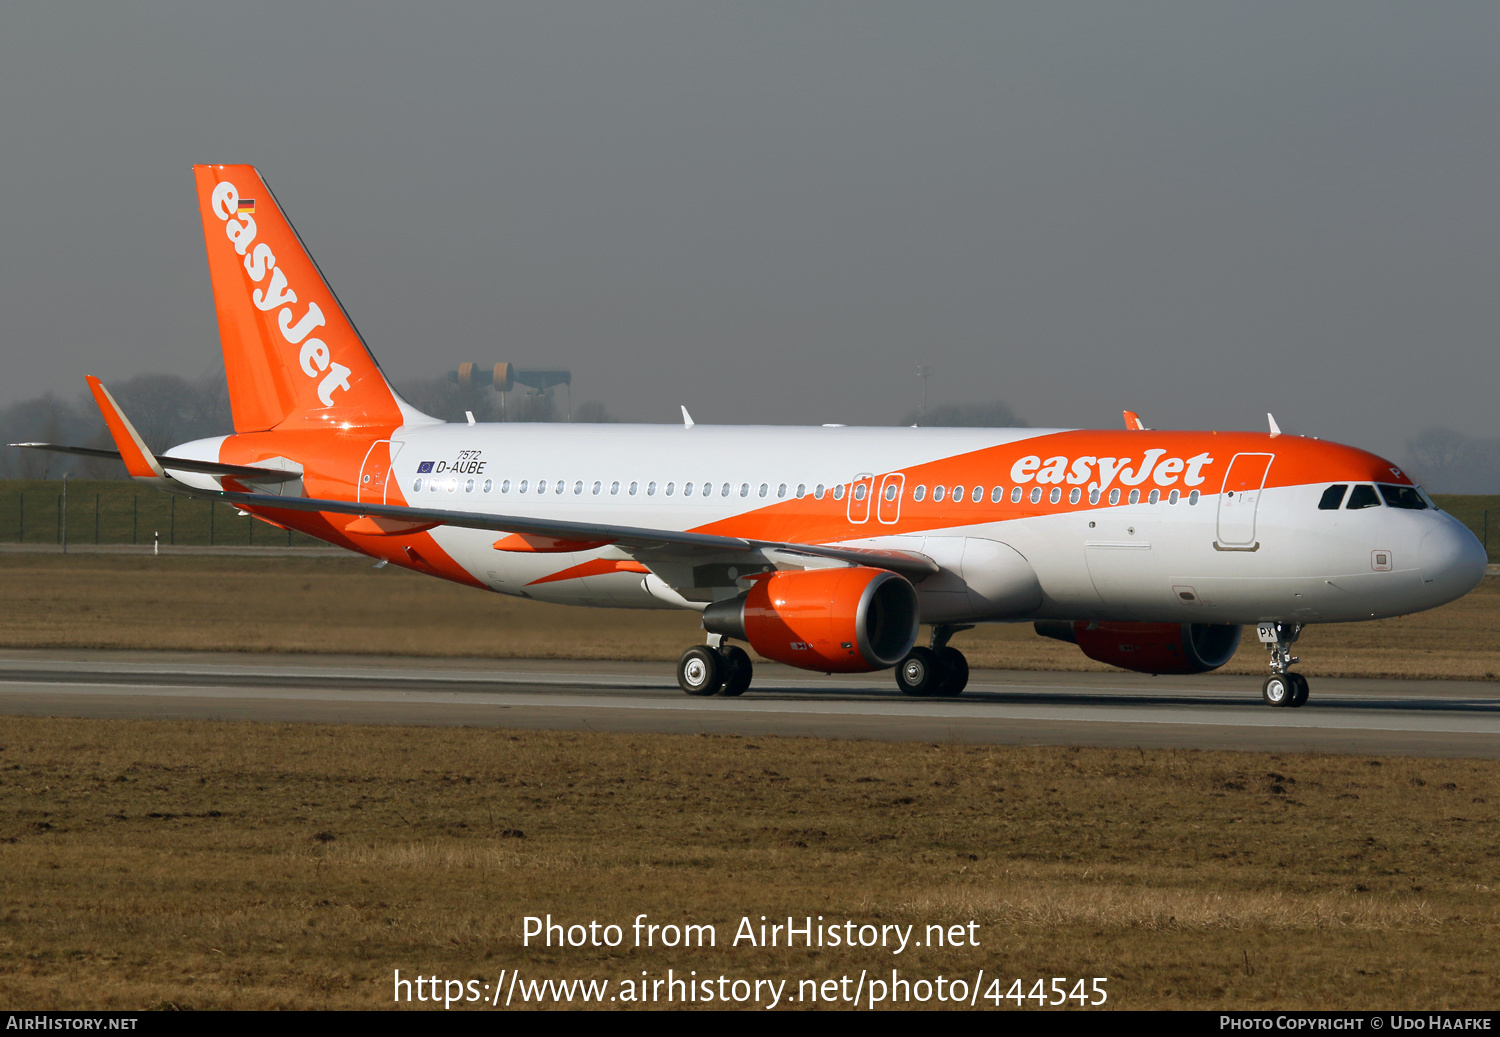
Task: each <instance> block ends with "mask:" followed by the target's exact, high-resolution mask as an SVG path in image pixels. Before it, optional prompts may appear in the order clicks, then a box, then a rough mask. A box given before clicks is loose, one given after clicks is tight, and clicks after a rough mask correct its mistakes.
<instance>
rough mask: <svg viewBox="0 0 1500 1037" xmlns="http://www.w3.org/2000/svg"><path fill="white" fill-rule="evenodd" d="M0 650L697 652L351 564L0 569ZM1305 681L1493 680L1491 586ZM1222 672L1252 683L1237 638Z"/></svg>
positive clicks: (1308, 643) (1029, 660) (688, 641)
mask: <svg viewBox="0 0 1500 1037" xmlns="http://www.w3.org/2000/svg"><path fill="white" fill-rule="evenodd" d="M0 600H4V601H5V602H6V607H5V608H4V609H0V647H7V648H31V647H75V648H163V649H179V650H214V651H247V652H262V651H284V652H339V653H344V652H348V653H375V654H382V655H418V656H470V657H481V658H484V657H488V658H550V659H641V660H653V659H654V660H660V661H661V662H663V663H664V664H669V663H672V662H675V661H676V659H677V657H678V656H679V655H680V654H681V653H682V650H683V649H684V648H686V647H688V646H689V645H692V644H695V643H698V642H700V641H701V640H702V637H703V632H702V629H701V627H700V624H699V622H698V618H697V615H696V614H694V613H687V612H668V611H659V612H658V611H627V610H613V609H610V610H599V609H578V608H571V607H568V606H562V605H548V604H544V603H541V602H535V601H528V600H525V599H520V598H508V597H503V596H501V595H498V594H491V593H487V592H484V591H478V590H474V589H472V588H469V587H462V586H459V585H456V584H450V583H446V582H444V581H442V580H435V579H433V578H431V577H428V576H422V575H418V574H416V573H411V572H408V571H406V570H403V569H398V568H397V567H395V566H387V567H386V568H385V569H379V570H377V569H374V568H373V567H372V566H371V564H370V562H369V560H368V559H364V558H360V557H358V556H355V555H344V554H340V555H335V556H333V557H329V558H238V557H236V558H218V557H203V556H191V557H180V556H179V557H166V556H163V557H160V558H153V557H150V556H108V555H76V554H75V555H68V556H62V555H20V554H10V555H0ZM953 643H954V644H955V645H956V646H958V647H959V648H961V649H962V650H963V651H964V652H965V653H966V654H967V656H968V658H969V661H970V664H971V665H973V666H976V667H1001V668H1016V669H1045V670H1098V671H1103V670H1107V669H1109V668H1108V667H1105V666H1103V665H1101V664H1098V663H1094V662H1091V661H1090V660H1089V659H1087V658H1085V657H1084V655H1083V653H1081V652H1080V651H1078V649H1077V648H1076V647H1074V646H1073V645H1069V644H1064V643H1062V642H1060V641H1054V640H1051V639H1049V638H1043V637H1038V636H1037V635H1036V634H1035V633H1034V632H1033V631H1032V628H1031V625H1030V624H1029V623H1021V624H991V625H987V626H983V627H980V628H978V629H975V630H971V631H966V632H964V633H962V634H959V635H958V637H957V638H955V639H954V642H953ZM1297 651H1298V654H1299V655H1300V656H1301V658H1302V663H1301V664H1300V666H1299V669H1301V670H1302V671H1303V672H1304V673H1306V674H1308V675H1309V676H1351V677H1374V676H1389V677H1436V678H1450V677H1451V678H1460V679H1494V678H1495V676H1496V674H1497V673H1500V580H1494V579H1487V580H1485V581H1484V582H1483V584H1481V586H1480V587H1479V588H1478V589H1476V590H1475V591H1473V592H1472V593H1471V594H1469V595H1468V596H1467V597H1465V598H1462V599H1461V600H1459V601H1456V602H1453V603H1452V604H1450V605H1446V606H1444V607H1443V608H1440V609H1435V610H1433V611H1431V612H1424V613H1419V614H1417V615H1413V616H1405V617H1402V618H1400V619H1388V620H1380V621H1376V622H1371V623H1353V624H1335V625H1328V626H1314V627H1309V628H1308V629H1307V631H1306V632H1304V634H1303V636H1302V640H1301V641H1299V642H1298V644H1297ZM1226 671H1227V672H1231V673H1244V674H1263V673H1265V672H1267V670H1266V655H1265V651H1264V649H1263V648H1262V647H1261V645H1260V644H1259V642H1258V641H1256V640H1255V638H1254V633H1253V631H1252V632H1251V633H1250V635H1249V636H1248V637H1247V638H1246V639H1245V640H1244V641H1243V642H1242V644H1241V648H1240V651H1239V654H1238V655H1237V656H1236V657H1235V658H1234V659H1233V660H1232V661H1231V662H1230V664H1229V666H1228V667H1226Z"/></svg>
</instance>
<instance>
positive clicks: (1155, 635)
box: [1035, 620, 1240, 673]
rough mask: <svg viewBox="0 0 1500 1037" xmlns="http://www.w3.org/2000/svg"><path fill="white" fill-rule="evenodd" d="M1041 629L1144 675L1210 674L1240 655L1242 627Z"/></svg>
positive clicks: (1062, 623) (1065, 625)
mask: <svg viewBox="0 0 1500 1037" xmlns="http://www.w3.org/2000/svg"><path fill="white" fill-rule="evenodd" d="M1035 626H1036V632H1037V633H1038V634H1042V635H1044V636H1046V637H1055V638H1057V640H1059V641H1068V642H1071V643H1073V644H1076V645H1077V646H1078V647H1079V648H1081V649H1083V654H1084V655H1086V656H1088V657H1089V658H1090V659H1093V660H1095V661H1097V662H1101V663H1108V664H1109V665H1110V666H1118V667H1120V669H1122V670H1135V671H1136V672H1138V673H1207V672H1208V671H1209V670H1217V669H1218V668H1219V667H1220V666H1223V665H1224V664H1225V663H1227V662H1228V661H1229V660H1230V659H1232V658H1233V657H1234V653H1235V650H1236V649H1237V648H1239V646H1240V628H1239V627H1237V626H1223V625H1220V624H1213V623H1088V622H1085V621H1083V620H1077V621H1074V622H1068V621H1066V620H1039V621H1038V622H1037V623H1036V624H1035Z"/></svg>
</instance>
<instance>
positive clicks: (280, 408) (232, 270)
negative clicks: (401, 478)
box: [193, 166, 431, 432]
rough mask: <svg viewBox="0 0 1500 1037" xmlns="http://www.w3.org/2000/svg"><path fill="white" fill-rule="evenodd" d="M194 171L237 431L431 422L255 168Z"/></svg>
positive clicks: (243, 167)
mask: <svg viewBox="0 0 1500 1037" xmlns="http://www.w3.org/2000/svg"><path fill="white" fill-rule="evenodd" d="M193 175H194V177H195V179H196V180H197V182H198V209H199V215H200V216H201V217H202V219H203V237H204V243H205V245H206V246H207V248H208V270H209V275H210V276H211V278H212V280H213V288H214V310H215V311H216V313H217V314H218V318H219V339H220V342H221V345H222V346H223V349H224V370H225V374H226V377H227V378H228V381H229V403H230V407H231V408H232V409H233V411H234V429H235V431H236V432H258V431H262V430H265V429H269V428H274V427H276V426H283V427H288V426H298V425H301V426H304V427H306V426H312V427H324V428H327V427H340V426H349V425H360V426H364V425H384V426H391V425H400V424H402V423H403V422H407V421H410V420H413V419H414V420H417V421H421V420H423V419H424V418H425V415H421V414H419V413H418V412H416V411H414V410H412V408H411V407H410V406H409V405H408V404H406V403H405V402H404V401H402V400H401V398H400V397H399V396H397V395H396V393H395V391H394V390H393V389H392V388H391V387H390V384H389V383H388V382H387V381H386V380H385V376H384V375H383V374H381V372H380V366H379V365H378V364H376V362H375V358H374V357H373V356H371V355H370V351H369V350H368V349H367V348H366V347H365V344H364V341H363V340H362V339H361V338H360V336H359V332H358V331H356V330H355V328H354V325H353V323H351V322H350V320H349V317H348V316H347V315H346V314H345V313H344V308H343V306H342V305H340V303H339V301H338V297H337V296H335V295H334V294H333V290H332V289H331V288H329V287H328V283H327V282H326V281H324V280H323V274H322V272H321V271H319V270H318V266H317V264H316V263H315V262H313V258H312V256H310V255H308V253H307V249H306V248H304V247H303V245H302V239H301V238H299V237H298V236H297V232H296V231H295V230H294V229H293V228H292V225H291V223H290V222H288V221H287V218H286V214H285V213H283V212H282V211H281V206H280V205H279V204H278V203H277V201H276V197H275V196H274V195H272V194H271V191H270V189H269V188H268V187H266V183H265V181H264V180H262V179H261V177H260V174H259V173H258V172H256V170H255V167H253V166H194V167H193ZM427 420H431V419H427Z"/></svg>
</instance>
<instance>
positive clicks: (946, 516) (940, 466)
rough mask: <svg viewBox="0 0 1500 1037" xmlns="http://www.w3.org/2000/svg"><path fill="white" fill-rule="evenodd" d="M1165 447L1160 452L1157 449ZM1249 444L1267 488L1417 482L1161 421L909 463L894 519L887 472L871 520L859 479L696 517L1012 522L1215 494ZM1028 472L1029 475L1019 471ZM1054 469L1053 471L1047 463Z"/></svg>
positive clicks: (803, 537)
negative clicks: (1165, 428)
mask: <svg viewBox="0 0 1500 1037" xmlns="http://www.w3.org/2000/svg"><path fill="white" fill-rule="evenodd" d="M1158 452H1159V453H1158ZM1242 453H1266V454H1274V455H1275V460H1274V461H1272V463H1271V466H1270V470H1269V472H1268V473H1267V479H1266V486H1267V488H1271V487H1278V486H1300V485H1305V484H1308V483H1335V482H1376V481H1380V482H1389V483H1400V484H1410V482H1411V480H1410V479H1409V478H1407V477H1406V475H1405V474H1404V473H1402V472H1401V470H1400V469H1399V468H1397V467H1396V466H1395V465H1392V464H1391V463H1390V462H1389V461H1386V460H1385V459H1383V458H1381V457H1378V456H1376V455H1375V454H1371V453H1369V452H1367V451H1364V450H1359V449H1357V448H1355V447H1348V446H1344V445H1342V444H1339V443H1328V442H1324V441H1322V440H1317V439H1304V438H1302V437H1300V436H1287V435H1282V436H1276V437H1274V438H1273V437H1272V436H1270V435H1267V434H1265V433H1255V432H1158V431H1149V430H1142V431H1123V430H1122V431H1112V430H1111V431H1091V430H1079V431H1073V432H1055V433H1050V434H1047V435H1042V436H1036V437H1034V438H1031V439H1022V440H1017V441H1015V442H1012V443H1005V444H1003V445H1000V446H993V447H985V448H984V449H982V450H975V451H971V452H969V453H964V454H957V455H955V456H953V457H945V458H940V459H938V460H936V461H930V462H928V463H926V464H921V465H913V466H911V467H909V468H905V469H902V470H901V471H900V474H901V475H903V476H904V481H903V485H902V487H901V491H900V497H899V498H898V503H899V504H900V513H899V517H898V518H897V521H895V522H882V521H880V518H879V510H880V504H881V503H882V502H881V501H879V500H877V499H876V497H877V496H878V494H879V492H880V487H881V483H882V480H883V479H884V478H885V476H886V475H889V474H893V473H889V472H885V473H879V474H876V475H875V476H874V477H873V479H870V480H866V481H867V482H868V484H869V486H870V498H869V499H868V500H867V501H866V502H865V503H867V504H868V505H869V509H868V510H869V519H868V520H867V521H865V522H851V521H850V520H849V504H850V493H851V492H852V487H853V486H854V484H853V483H845V484H844V489H845V493H844V497H843V499H842V500H834V499H833V493H832V490H833V487H832V486H830V487H829V488H828V491H829V492H827V493H826V494H825V495H824V497H823V499H822V500H817V499H815V498H814V497H813V496H812V494H811V493H809V494H808V495H807V496H805V497H802V498H801V499H795V498H794V499H789V500H784V501H778V502H777V503H775V504H772V505H769V506H767V507H763V508H757V509H756V510H754V511H749V512H745V513H743V514H740V515H731V516H730V517H728V518H725V519H720V520H719V521H717V522H710V523H707V524H706V525H703V526H699V527H696V528H695V529H694V532H699V533H712V534H717V535H720V536H737V537H749V538H753V539H762V540H779V541H788V542H792V543H813V544H819V543H836V542H840V541H844V540H853V539H859V538H863V537H874V536H890V535H894V534H900V533H919V532H928V531H931V530H941V529H947V528H952V527H957V526H969V525H976V524H980V523H987V522H1005V521H1011V520H1014V519H1024V518H1031V517H1034V516H1037V515H1056V514H1063V513H1069V512H1080V511H1093V510H1098V509H1100V508H1106V507H1110V506H1111V505H1110V504H1109V503H1108V501H1109V496H1108V495H1109V491H1110V490H1111V489H1114V488H1119V489H1120V490H1121V491H1122V492H1121V503H1120V505H1119V506H1122V507H1123V506H1124V505H1125V502H1126V501H1128V499H1129V491H1130V490H1132V489H1138V490H1140V491H1141V497H1142V499H1143V500H1144V499H1145V498H1146V495H1147V494H1148V493H1149V492H1150V491H1151V490H1153V489H1156V490H1160V491H1161V492H1162V496H1163V497H1165V496H1166V495H1167V494H1168V493H1170V492H1171V491H1172V490H1173V489H1176V490H1180V491H1181V492H1182V493H1183V495H1184V496H1186V494H1187V493H1188V492H1189V491H1191V490H1197V491H1199V492H1200V493H1202V494H1205V495H1206V494H1217V493H1218V492H1219V491H1220V489H1221V488H1222V486H1223V483H1224V475H1225V473H1226V472H1227V471H1228V469H1229V465H1230V462H1231V461H1232V460H1233V459H1234V457H1235V455H1237V454H1242ZM1201 454H1207V455H1208V458H1209V459H1208V460H1207V461H1205V462H1203V463H1201V464H1200V465H1199V466H1198V468H1197V477H1198V478H1199V479H1200V480H1201V481H1199V482H1197V483H1195V484H1193V485H1187V484H1186V482H1185V477H1186V475H1187V465H1186V462H1187V461H1188V459H1190V458H1195V457H1198V456H1199V455H1201ZM1152 456H1154V457H1155V461H1154V463H1153V464H1152V467H1151V469H1150V470H1148V471H1147V472H1146V473H1145V478H1144V479H1143V480H1142V481H1140V482H1137V483H1135V484H1134V485H1131V484H1128V483H1124V482H1122V475H1123V474H1124V473H1125V471H1126V470H1127V469H1128V470H1130V474H1131V476H1132V477H1135V476H1138V475H1140V474H1141V473H1139V472H1138V471H1137V470H1136V469H1138V468H1139V466H1140V465H1141V463H1142V461H1143V460H1145V459H1147V458H1148V457H1152ZM1023 458H1036V459H1037V460H1038V462H1039V464H1038V465H1037V466H1036V467H1031V468H1030V470H1029V472H1025V471H1022V472H1019V473H1018V472H1017V471H1016V466H1017V463H1018V462H1020V461H1021V460H1022V459H1023ZM1085 458H1092V459H1093V460H1094V463H1093V464H1092V465H1089V466H1087V470H1088V472H1089V475H1090V478H1088V479H1087V480H1084V481H1079V482H1072V481H1068V480H1069V476H1070V475H1072V474H1074V473H1075V472H1076V471H1077V470H1080V469H1075V467H1074V466H1075V464H1078V463H1079V462H1080V460H1081V459H1085ZM1101 458H1102V459H1107V460H1108V461H1109V462H1111V464H1110V467H1111V468H1112V469H1113V471H1112V472H1111V477H1110V479H1109V481H1108V482H1106V483H1104V484H1103V485H1102V486H1101V487H1100V489H1101V494H1100V499H1099V503H1098V504H1090V503H1089V500H1088V490H1089V486H1090V485H1091V484H1097V483H1099V482H1101V469H1100V465H1099V464H1098V461H1099V459H1101ZM1058 459H1061V460H1062V461H1064V462H1066V464H1065V465H1064V466H1063V467H1064V475H1063V480H1064V481H1062V482H1060V483H1058V482H1045V483H1039V482H1038V476H1039V475H1040V474H1041V473H1042V472H1043V471H1048V470H1049V467H1050V468H1051V469H1052V470H1055V468H1056V461H1057V460H1058ZM1174 459H1175V460H1179V461H1182V462H1183V465H1182V466H1181V467H1177V466H1171V468H1174V469H1175V471H1173V470H1168V471H1167V472H1166V473H1165V474H1163V475H1162V479H1163V480H1165V481H1158V480H1157V478H1156V472H1157V471H1158V469H1159V468H1160V467H1161V465H1162V463H1163V462H1167V461H1171V460H1174ZM1017 474H1022V475H1023V476H1024V481H1021V480H1018V479H1017V478H1016V477H1015V476H1016V475H1017ZM1049 474H1050V472H1049ZM939 485H940V486H943V487H945V488H946V489H947V491H948V492H947V493H946V494H945V495H944V499H943V500H942V501H940V502H936V501H933V499H932V488H933V487H934V486H939ZM1018 485H1019V486H1021V487H1022V489H1023V490H1024V491H1025V494H1024V496H1023V497H1022V500H1021V501H1020V502H1019V503H1014V504H1013V503H1011V500H1010V494H1011V490H1012V489H1013V488H1014V487H1016V486H1018ZM917 486H926V487H927V494H926V498H925V499H924V500H922V501H914V500H912V491H913V490H914V488H915V487H917ZM955 486H962V487H964V489H965V491H966V492H965V494H964V499H963V501H962V502H957V501H955V500H953V498H952V495H951V494H952V490H953V487H955ZM976 486H979V487H982V488H983V491H984V492H983V495H982V498H981V500H980V501H978V502H975V501H974V499H973V491H974V487H976ZM996 486H1003V487H1004V488H1005V496H1004V498H1003V499H1002V500H1001V501H1000V502H998V503H995V502H991V500H990V493H991V491H992V490H993V489H994V487H996ZM1037 486H1040V488H1041V489H1042V491H1043V496H1042V500H1041V502H1040V503H1036V504H1033V503H1031V498H1030V491H1031V489H1032V488H1033V487H1037ZM1054 486H1055V487H1057V488H1059V489H1060V490H1061V491H1062V500H1061V501H1060V502H1059V503H1057V504H1053V503H1051V502H1050V500H1049V495H1050V492H1051V490H1052V489H1053V487H1054ZM1075 487H1076V488H1078V489H1079V490H1080V491H1081V492H1080V494H1079V497H1080V500H1079V502H1078V503H1077V504H1069V503H1068V494H1069V491H1070V490H1072V489H1074V488H1075Z"/></svg>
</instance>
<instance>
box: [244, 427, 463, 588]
mask: <svg viewBox="0 0 1500 1037" xmlns="http://www.w3.org/2000/svg"><path fill="white" fill-rule="evenodd" d="M393 431H394V427H391V428H358V429H318V430H304V429H297V430H287V431H278V430H272V431H270V432H252V433H246V434H244V435H238V436H230V437H229V438H228V439H226V440H224V444H223V446H222V447H220V449H219V460H221V461H224V462H225V463H227V464H244V465H254V464H256V463H257V462H259V461H264V460H267V459H268V458H272V457H287V458H291V459H292V460H294V461H297V462H299V463H300V464H301V465H302V467H303V469H304V475H303V477H302V485H303V488H304V490H305V492H306V494H307V496H309V497H322V498H324V499H326V500H349V501H352V500H354V499H355V494H356V490H357V487H358V485H359V475H360V468H361V466H362V465H363V464H364V460H365V456H366V455H367V454H368V453H369V451H370V447H371V445H372V444H374V443H376V442H379V441H380V440H382V439H389V438H390V437H391V433H392V432H393ZM226 482H227V483H231V484H232V480H226ZM384 499H385V503H387V504H394V505H397V506H399V507H407V506H409V505H408V504H407V500H406V497H405V495H404V494H403V493H402V492H401V487H400V485H399V483H398V482H397V480H396V479H395V478H393V477H390V476H389V475H388V482H387V484H386V489H385V494H384ZM247 510H248V511H249V512H250V513H251V514H252V515H255V516H257V517H262V518H266V520H267V521H274V522H275V524H276V525H279V526H284V527H286V528H289V529H295V530H297V531H299V532H302V533H306V534H308V535H309V536H312V537H316V538H317V539H319V540H323V541H327V542H328V543H330V544H336V545H338V546H339V547H343V548H347V549H348V550H351V551H358V552H360V553H361V554H365V555H369V556H370V557H371V558H383V559H385V560H386V561H388V562H393V563H394V564H396V565H400V566H403V567H404V568H407V569H412V570H414V571H416V572H423V573H430V574H435V575H437V576H441V577H443V578H444V579H447V580H452V581H453V582H455V583H462V584H467V585H468V586H470V587H485V586H486V585H485V584H484V583H483V582H482V581H480V580H477V579H475V578H474V576H472V575H471V574H470V573H469V571H468V570H466V569H465V568H464V567H463V566H461V565H459V564H458V562H456V561H454V560H453V557H452V556H451V555H449V554H448V552H447V551H444V550H443V549H442V547H440V546H439V545H438V542H437V541H436V540H434V539H433V538H432V534H430V533H428V532H425V531H422V532H414V533H407V534H395V535H385V536H380V535H369V534H361V533H358V532H355V531H351V530H350V529H349V528H348V527H349V526H351V525H354V524H355V523H356V522H358V520H359V516H357V515H345V514H337V513H325V512H306V511H284V510H281V509H277V508H254V507H252V508H249V509H247ZM271 516H274V519H272V518H271ZM408 547H410V548H412V549H413V550H414V551H415V552H416V553H417V559H413V558H412V556H411V555H410V554H408V553H407V550H406V549H407V548H408Z"/></svg>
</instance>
